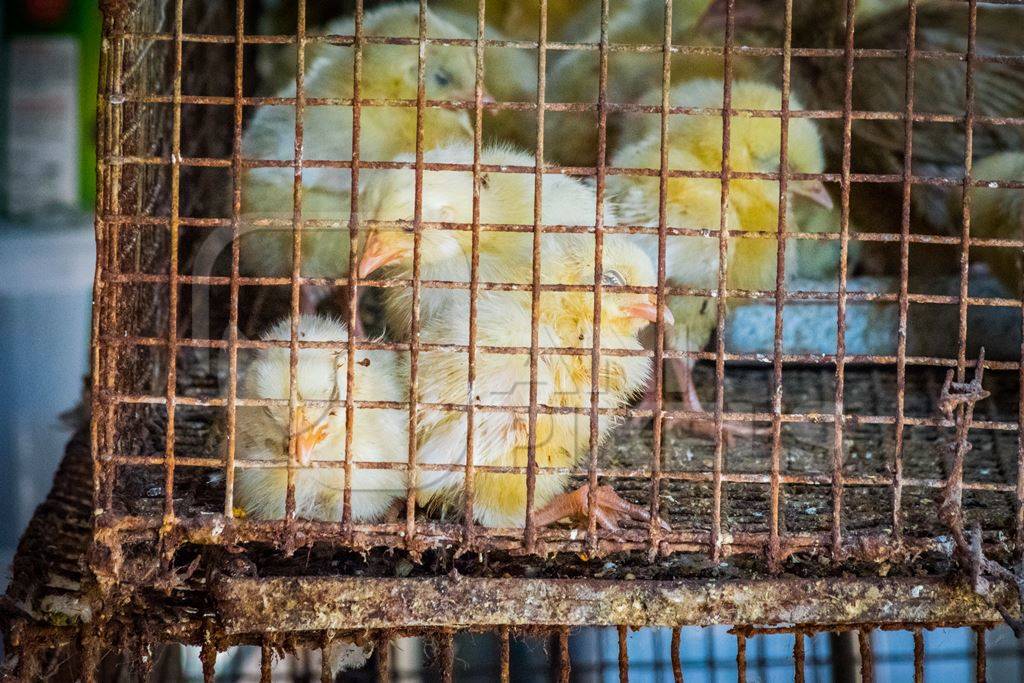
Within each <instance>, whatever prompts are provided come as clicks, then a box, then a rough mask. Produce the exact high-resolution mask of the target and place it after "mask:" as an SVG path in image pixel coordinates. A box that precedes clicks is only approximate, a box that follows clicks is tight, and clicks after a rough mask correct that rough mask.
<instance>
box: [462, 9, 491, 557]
mask: <svg viewBox="0 0 1024 683" xmlns="http://www.w3.org/2000/svg"><path fill="white" fill-rule="evenodd" d="M485 17H486V0H479V1H478V3H477V9H476V46H475V47H476V55H475V59H476V75H475V81H474V84H473V116H474V119H473V209H472V210H473V214H472V221H473V225H472V230H473V232H472V236H471V240H472V242H471V245H470V246H471V248H470V263H469V340H468V341H469V349H468V350H467V361H468V363H469V365H468V367H467V369H466V379H467V384H466V393H467V401H466V474H465V482H464V491H463V493H464V500H465V507H464V509H463V515H462V519H463V524H464V532H463V542H464V543H465V544H466V547H472V546H473V533H474V529H473V527H474V519H473V504H474V503H475V498H476V468H475V462H476V392H475V391H474V390H473V387H474V386H476V343H477V341H476V337H477V331H476V316H477V300H478V298H479V294H480V149H481V147H482V146H483V132H484V118H483V117H484V109H483V107H484V104H483V89H484V28H485V26H486V24H485V21H486V19H485Z"/></svg>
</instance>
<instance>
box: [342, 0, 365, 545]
mask: <svg viewBox="0 0 1024 683" xmlns="http://www.w3.org/2000/svg"><path fill="white" fill-rule="evenodd" d="M353 21H354V23H355V43H354V46H353V51H352V101H353V106H352V151H351V157H350V160H351V170H350V180H351V185H350V186H349V213H348V245H349V246H348V276H349V277H348V280H349V284H348V287H347V294H348V297H347V298H348V343H347V344H345V425H346V429H345V452H344V454H343V455H344V461H345V465H344V467H345V488H344V491H343V492H342V499H341V506H342V508H341V523H342V527H343V529H344V531H343V532H342V533H344V534H345V535H346V536H347V537H349V538H352V524H353V520H352V460H353V453H352V438H353V434H354V433H355V421H356V413H355V403H354V399H355V388H356V383H355V366H356V341H355V329H356V320H357V319H358V317H359V295H358V288H359V284H358V283H359V275H358V273H357V272H356V271H357V269H356V250H357V248H358V245H359V225H360V221H359V171H360V167H361V159H362V158H361V155H360V150H359V146H360V131H361V130H362V107H361V104H360V99H361V97H360V95H361V93H362V87H363V0H356V5H355V9H354V14H353Z"/></svg>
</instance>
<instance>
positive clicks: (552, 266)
mask: <svg viewBox="0 0 1024 683" xmlns="http://www.w3.org/2000/svg"><path fill="white" fill-rule="evenodd" d="M586 242H587V240H579V241H576V242H574V243H573V244H572V245H571V247H570V248H568V249H566V250H565V251H564V252H563V253H562V255H561V256H560V257H559V258H557V259H556V258H552V259H550V260H549V262H548V264H547V265H546V266H545V270H547V271H549V273H548V275H547V278H548V279H551V280H555V281H558V282H561V283H563V284H590V285H593V283H594V279H593V276H594V256H593V240H592V238H591V240H590V244H589V245H587V244H586ZM603 266H604V278H603V283H604V284H605V285H606V286H608V287H615V286H623V285H637V286H651V285H652V284H653V282H654V271H653V268H652V266H651V263H650V260H649V259H648V258H647V256H646V254H645V253H644V252H643V250H642V249H640V248H639V247H638V246H636V245H634V244H632V243H631V242H630V241H629V239H628V238H626V237H625V236H621V235H609V236H608V237H606V240H605V251H604V263H603ZM541 308H542V311H541V316H540V320H539V329H538V337H539V340H540V346H541V347H542V348H559V347H571V348H582V349H589V348H591V347H592V344H593V327H594V318H593V294H592V293H591V292H545V293H544V295H542V305H541ZM477 316H478V317H477V330H478V332H477V343H478V344H480V345H481V346H485V345H486V346H523V347H528V346H529V345H530V330H531V318H530V297H529V294H528V293H525V292H515V293H507V292H486V293H484V294H482V295H481V297H480V300H479V308H478V314H477ZM656 316H657V308H656V306H655V303H654V296H653V295H651V294H629V293H615V292H605V293H604V294H603V296H602V316H601V326H600V329H601V347H602V348H604V349H628V350H634V351H640V350H642V348H643V347H642V345H641V344H640V342H639V341H638V339H637V335H638V333H639V332H640V330H641V329H642V328H643V327H644V326H646V325H647V324H648V323H649V322H650V321H652V320H654V319H655V318H656ZM666 316H667V318H668V319H671V314H669V313H668V312H667V311H666ZM423 336H424V338H425V339H426V340H428V341H431V342H440V343H453V344H466V343H468V332H467V330H466V329H465V326H464V325H461V324H458V323H457V322H456V320H451V319H448V318H447V317H446V316H443V315H442V316H438V317H436V318H434V319H432V320H431V321H429V322H428V323H427V324H426V325H425V327H424V330H423ZM467 365H468V363H467V358H466V354H465V353H452V352H425V353H423V354H422V355H421V357H420V368H421V371H420V375H419V384H418V386H419V389H420V395H419V397H418V400H420V401H423V402H428V403H435V402H441V403H467V402H469V401H470V400H475V401H477V402H478V403H479V404H480V405H500V406H518V407H523V406H528V405H529V384H530V383H529V377H530V370H529V368H530V361H529V356H528V355H525V354H514V355H509V354H497V353H483V352H480V353H478V354H477V363H476V373H477V374H476V381H475V383H474V385H473V389H472V393H470V390H469V388H468V375H467ZM649 374H650V360H649V359H648V358H646V357H642V356H603V357H602V359H601V376H600V378H599V381H600V387H601V392H600V403H599V405H600V406H601V407H603V408H616V407H624V406H625V405H627V404H628V402H629V401H630V399H631V398H632V397H633V396H634V395H635V394H637V393H639V392H640V391H641V390H642V389H643V386H644V384H645V382H646V381H647V379H648V376H649ZM590 385H591V358H590V355H589V354H586V355H580V356H569V355H556V354H542V355H541V356H540V358H539V361H538V368H537V401H538V404H539V405H541V406H547V407H552V408H558V407H576V408H588V407H589V406H590ZM616 422H617V420H616V419H615V418H613V417H611V416H607V415H602V416H601V417H600V418H599V431H600V435H601V438H602V439H603V438H604V437H605V436H606V435H607V434H608V433H609V431H610V430H611V428H612V427H613V426H614V425H615V424H616ZM589 424H590V416H589V414H585V413H584V414H553V413H541V414H539V415H538V417H537V425H536V458H537V465H538V467H573V466H576V465H578V464H579V463H580V461H581V460H582V459H583V458H584V457H585V454H586V453H587V452H588V449H589V434H590V429H589ZM474 433H475V444H476V445H475V451H474V462H475V463H476V464H477V465H482V466H483V465H489V466H503V467H510V466H514V467H525V466H526V465H527V454H528V437H529V425H528V418H527V415H526V414H525V413H522V412H518V413H511V412H509V413H505V412H490V411H479V412H478V413H477V414H476V416H475V422H474ZM417 442H418V454H417V458H418V461H419V462H421V463H429V464H434V465H447V466H450V467H451V468H452V469H451V471H444V472H424V473H422V474H421V476H420V479H419V485H418V487H417V495H418V498H419V500H420V502H421V503H422V504H424V505H427V506H439V507H447V506H455V505H458V504H459V502H460V501H461V500H462V492H463V470H462V467H461V466H462V465H464V463H465V458H466V419H465V418H464V414H463V413H452V412H445V411H442V410H438V409H432V408H424V409H423V411H422V414H421V417H420V419H419V422H418V434H417ZM567 483H568V476H567V475H565V474H551V473H538V475H537V480H536V489H535V498H534V501H535V505H536V510H537V512H536V517H535V520H536V523H537V524H538V525H547V524H551V523H554V522H556V521H558V520H560V519H562V518H565V517H572V518H576V519H580V518H582V517H585V515H586V510H587V496H588V492H587V489H586V487H584V488H582V489H580V490H577V491H575V492H572V493H566V492H565V488H566V485H567ZM526 488H527V487H526V476H525V475H524V474H513V473H495V472H486V471H478V472H477V474H476V477H475V498H474V515H475V518H476V521H478V522H480V523H481V524H484V525H486V526H495V527H521V526H523V525H524V524H525V519H526V495H527V491H526ZM596 493H597V496H598V500H597V503H598V508H597V520H598V523H599V524H600V525H601V527H602V528H605V529H615V528H618V526H619V525H620V524H621V523H623V522H626V521H628V520H639V521H646V520H649V519H650V517H649V514H648V512H647V510H646V509H644V508H643V507H641V506H638V505H634V504H632V503H628V502H626V501H625V500H623V499H621V498H620V497H619V496H618V495H617V494H615V492H614V491H613V490H612V489H611V488H610V487H604V486H603V487H601V488H600V489H598V491H597V492H596Z"/></svg>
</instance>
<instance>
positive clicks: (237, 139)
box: [224, 0, 245, 519]
mask: <svg viewBox="0 0 1024 683" xmlns="http://www.w3.org/2000/svg"><path fill="white" fill-rule="evenodd" d="M244 67H245V0H235V73H234V83H235V90H234V129H233V135H232V141H231V283H230V286H229V289H230V293H229V295H228V406H227V424H226V425H225V429H226V431H227V440H226V443H225V447H224V516H225V517H228V518H229V519H230V518H232V517H234V509H235V437H236V436H237V434H236V429H235V419H236V416H237V406H236V405H235V402H236V400H237V398H238V263H239V249H240V244H239V235H240V233H241V229H242V218H241V216H242V94H243V93H242V74H243V72H244Z"/></svg>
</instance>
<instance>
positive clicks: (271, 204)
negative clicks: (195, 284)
mask: <svg viewBox="0 0 1024 683" xmlns="http://www.w3.org/2000/svg"><path fill="white" fill-rule="evenodd" d="M418 22H419V10H418V8H417V6H415V5H411V4H399V5H393V6H386V7H381V8H379V9H376V10H374V11H373V12H368V13H367V14H366V16H365V18H364V24H363V27H364V33H365V35H367V36H395V37H416V36H418V35H419V23H418ZM426 22H427V35H428V36H431V37H436V36H438V35H442V36H445V37H452V36H456V37H468V36H465V35H464V34H462V33H461V32H459V31H458V29H456V28H455V27H453V26H451V25H450V24H447V23H446V22H444V21H443V20H442V19H440V18H438V17H437V16H436V15H434V14H433V13H431V12H428V13H427V16H426ZM325 32H327V33H344V34H350V33H352V20H351V19H350V18H347V19H344V20H339V21H338V22H335V23H334V24H331V25H329V26H328V27H327V28H326V29H325ZM417 54H418V47H417V46H416V45H364V46H363V62H362V79H361V84H362V88H361V96H362V97H363V98H367V99H409V100H414V99H415V98H416V90H417V68H418V62H417ZM352 61H353V50H352V48H351V47H342V46H336V45H328V44H310V45H309V46H307V50H306V67H307V68H306V77H305V93H306V96H307V97H310V98H312V97H332V98H350V97H352V84H353V78H352ZM425 65H426V66H425V68H426V72H425V75H424V87H425V91H426V97H427V99H440V100H460V99H462V100H465V99H472V98H473V92H474V87H473V86H474V83H475V64H474V56H473V51H472V50H471V49H467V48H465V47H446V46H437V45H431V46H429V47H427V49H426V53H425ZM277 95H279V96H282V97H293V96H294V95H295V84H294V82H291V83H289V84H288V85H286V86H284V87H283V88H282V89H281V90H280V91H279V92H278V93H277ZM303 117H304V134H303V149H304V158H305V159H307V160H334V161H347V160H349V159H350V158H351V152H352V108H351V107H348V106H340V105H337V106H335V105H324V106H314V105H309V104H307V106H306V107H305V109H304V112H303ZM423 118H424V128H423V134H424V146H425V148H427V149H429V148H430V147H433V146H436V145H438V144H440V143H441V142H443V141H447V140H451V139H463V140H466V139H469V138H470V137H471V136H472V126H471V125H470V119H469V116H468V114H467V113H466V111H464V110H447V109H439V108H428V109H426V110H425V111H424V117H423ZM360 125H361V132H360V139H359V153H360V158H361V159H362V160H364V161H385V160H389V159H392V158H393V157H395V156H396V155H398V154H401V153H403V152H411V151H413V150H414V149H415V147H416V109H415V107H408V106H393V107H370V106H366V107H363V108H362V110H361V116H360ZM294 140H295V110H294V107H291V106H266V107H261V108H260V109H259V110H258V111H257V112H256V114H255V115H254V116H253V118H252V120H251V121H250V123H249V125H248V127H247V128H246V130H245V132H244V134H243V138H242V154H243V156H244V157H245V158H247V159H285V160H291V159H292V158H293V157H294V151H295V150H294V144H295V142H294ZM293 175H294V174H293V170H292V169H291V168H254V169H249V170H246V171H244V173H243V177H242V211H243V213H244V214H245V216H246V217H250V218H268V217H272V218H290V217H291V215H292V202H293V199H292V192H293V190H292V186H293ZM302 180H303V183H302V184H303V192H302V215H303V218H305V219H328V220H338V221H340V222H341V227H340V229H338V228H333V229H331V228H324V229H311V228H307V229H304V230H303V238H302V254H303V258H302V275H303V276H306V277H344V276H345V275H346V273H347V271H348V258H349V255H348V251H349V233H348V227H347V225H346V224H345V222H346V221H347V219H348V215H349V209H350V191H351V174H350V171H349V170H348V169H339V168H305V169H304V170H303V174H302ZM241 267H242V272H243V274H246V275H263V276H275V277H283V276H287V275H290V274H291V271H292V231H291V228H290V227H288V228H283V229H282V228H266V227H255V226H250V227H249V228H248V229H247V230H246V231H245V234H244V235H243V239H242V243H241Z"/></svg>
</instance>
